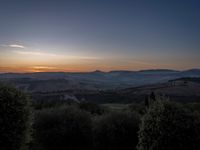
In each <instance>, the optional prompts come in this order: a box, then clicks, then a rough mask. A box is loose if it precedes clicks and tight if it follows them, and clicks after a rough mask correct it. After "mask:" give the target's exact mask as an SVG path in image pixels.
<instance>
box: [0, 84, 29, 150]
mask: <svg viewBox="0 0 200 150" xmlns="http://www.w3.org/2000/svg"><path fill="white" fill-rule="evenodd" d="M29 127H30V107H29V99H28V97H27V95H25V94H24V93H23V92H21V91H19V90H17V89H15V88H13V87H7V86H3V85H2V86H0V149H1V150H21V149H23V148H25V147H26V144H27V143H28V139H29V129H30V128H29Z"/></svg>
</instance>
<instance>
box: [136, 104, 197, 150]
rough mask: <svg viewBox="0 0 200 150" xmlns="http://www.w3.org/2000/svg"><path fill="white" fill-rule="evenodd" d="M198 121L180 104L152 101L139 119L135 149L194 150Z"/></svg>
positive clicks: (195, 115) (195, 147) (195, 148)
mask: <svg viewBox="0 0 200 150" xmlns="http://www.w3.org/2000/svg"><path fill="white" fill-rule="evenodd" d="M199 133H200V121H199V116H198V115H197V114H194V113H191V112H190V111H188V110H186V109H184V108H182V107H181V106H180V105H178V104H175V103H171V102H167V101H160V100H159V101H156V102H155V103H153V104H152V105H151V107H150V108H149V110H148V111H147V113H146V114H145V115H144V117H143V119H142V124H141V126H140V131H139V144H138V150H158V149H159V150H179V149H181V150H198V149H200V143H199V141H200V134H199Z"/></svg>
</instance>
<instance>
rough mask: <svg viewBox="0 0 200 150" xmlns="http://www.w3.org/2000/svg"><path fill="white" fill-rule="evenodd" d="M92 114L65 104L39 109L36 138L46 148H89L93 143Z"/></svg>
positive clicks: (62, 149) (35, 126) (55, 149)
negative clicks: (63, 105) (59, 106)
mask: <svg viewBox="0 0 200 150" xmlns="http://www.w3.org/2000/svg"><path fill="white" fill-rule="evenodd" d="M91 128H92V122H91V119H90V115H89V114H88V113H86V112H85V111H81V110H79V109H77V108H76V107H72V106H65V107H62V108H50V109H44V110H41V111H39V112H38V113H37V114H36V116H35V123H34V130H35V135H34V137H35V140H36V142H37V143H38V144H40V145H41V146H42V147H43V148H44V149H46V150H57V149H59V150H66V149H69V150H70V149H71V150H72V149H73V150H74V149H76V150H78V149H82V148H88V147H89V146H90V144H91V138H92V136H91V135H92V133H91Z"/></svg>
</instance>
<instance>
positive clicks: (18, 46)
mask: <svg viewBox="0 0 200 150" xmlns="http://www.w3.org/2000/svg"><path fill="white" fill-rule="evenodd" d="M8 46H9V47H12V48H25V46H23V45H19V44H10V45H8Z"/></svg>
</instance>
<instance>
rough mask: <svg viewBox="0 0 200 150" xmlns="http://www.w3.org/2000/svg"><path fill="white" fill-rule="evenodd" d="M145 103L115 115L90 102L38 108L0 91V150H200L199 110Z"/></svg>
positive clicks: (159, 101) (163, 102) (163, 101)
mask: <svg viewBox="0 0 200 150" xmlns="http://www.w3.org/2000/svg"><path fill="white" fill-rule="evenodd" d="M149 100H150V102H149V101H148V100H147V99H145V101H144V103H142V104H132V105H130V106H129V107H128V108H126V109H123V110H119V111H116V110H110V109H108V108H104V107H102V106H100V105H97V104H94V103H89V102H82V103H79V104H73V103H70V104H69V103H66V102H64V101H63V102H57V101H55V102H53V101H51V102H50V105H48V101H47V104H43V103H39V104H38V103H37V104H36V102H35V101H33V103H30V102H31V99H30V98H29V97H28V96H27V95H26V94H25V93H23V92H22V91H20V90H17V89H15V88H13V87H9V86H5V85H1V86H0V149H1V150H57V149H59V150H134V149H135V150H136V149H137V150H177V149H181V150H188V149H190V150H198V149H200V142H199V141H200V115H199V110H200V109H199V108H200V107H197V106H199V104H195V105H187V104H184V105H183V104H180V103H174V102H170V101H169V100H166V98H162V97H156V96H155V95H153V94H151V95H150V96H149ZM147 104H148V105H147Z"/></svg>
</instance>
